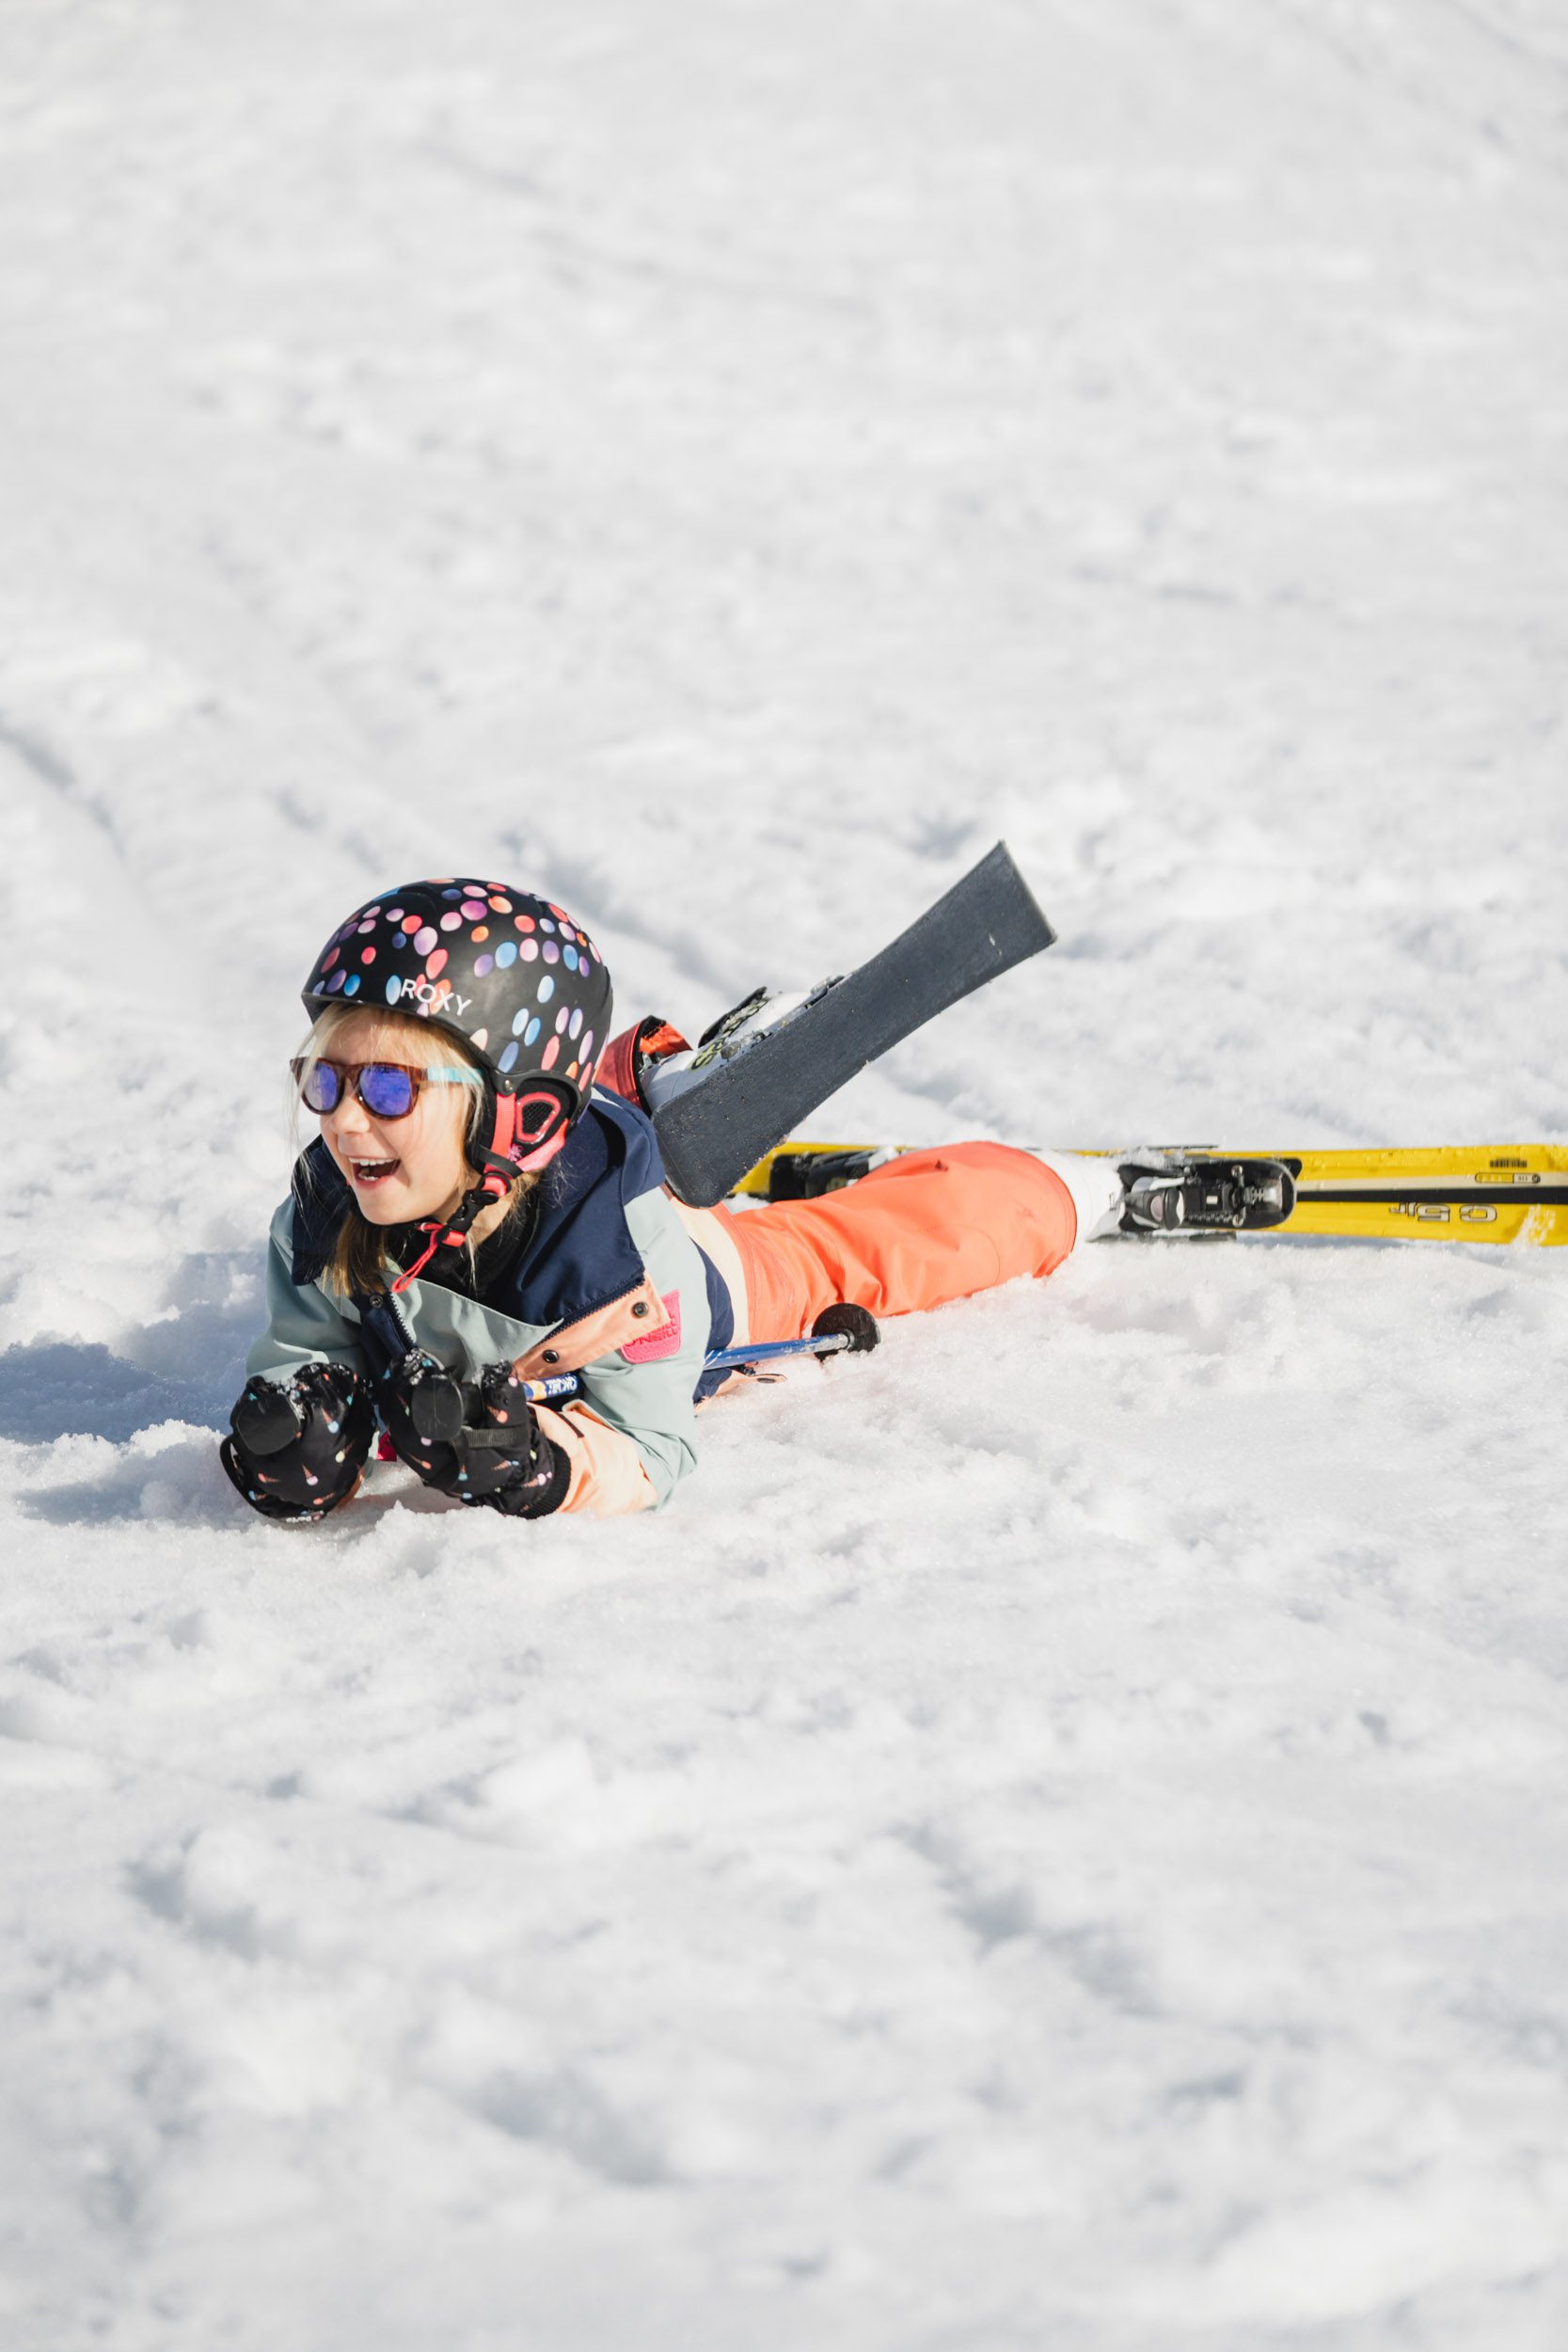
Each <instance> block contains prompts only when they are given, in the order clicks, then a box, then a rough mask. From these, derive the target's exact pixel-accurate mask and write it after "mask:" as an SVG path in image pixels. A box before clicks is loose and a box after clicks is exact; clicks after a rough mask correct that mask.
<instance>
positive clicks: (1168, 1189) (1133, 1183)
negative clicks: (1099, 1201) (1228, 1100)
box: [1121, 1158, 1296, 1240]
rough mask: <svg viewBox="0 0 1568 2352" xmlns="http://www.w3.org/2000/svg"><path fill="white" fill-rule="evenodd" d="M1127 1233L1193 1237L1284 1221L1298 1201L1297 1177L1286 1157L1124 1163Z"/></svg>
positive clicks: (1254, 1229)
mask: <svg viewBox="0 0 1568 2352" xmlns="http://www.w3.org/2000/svg"><path fill="white" fill-rule="evenodd" d="M1121 1180H1122V1183H1123V1184H1124V1185H1125V1186H1126V1191H1127V1198H1126V1201H1125V1203H1124V1205H1123V1208H1122V1216H1121V1231H1122V1232H1124V1233H1134V1234H1154V1233H1163V1234H1167V1235H1171V1236H1181V1235H1185V1234H1191V1235H1192V1236H1193V1238H1194V1239H1195V1240H1197V1239H1200V1238H1201V1237H1202V1236H1203V1235H1205V1234H1212V1233H1256V1232H1267V1230H1268V1228H1269V1227H1270V1226H1272V1225H1283V1224H1284V1223H1285V1221H1286V1219H1287V1218H1288V1217H1289V1216H1290V1215H1291V1211H1292V1209H1293V1208H1294V1207H1295V1205H1296V1180H1295V1178H1294V1176H1292V1174H1291V1170H1290V1169H1289V1168H1287V1167H1286V1165H1285V1163H1284V1161H1283V1160H1227V1159H1217V1158H1216V1159H1212V1160H1211V1159H1181V1160H1178V1159H1173V1160H1169V1161H1164V1162H1161V1161H1155V1162H1154V1163H1153V1164H1152V1165H1146V1164H1145V1163H1143V1162H1141V1161H1137V1160H1133V1161H1129V1162H1127V1163H1126V1164H1125V1165H1124V1166H1123V1168H1122V1169H1121Z"/></svg>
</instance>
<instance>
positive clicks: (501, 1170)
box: [392, 1087, 568, 1298]
mask: <svg viewBox="0 0 1568 2352" xmlns="http://www.w3.org/2000/svg"><path fill="white" fill-rule="evenodd" d="M484 1091H485V1097H486V1107H487V1109H488V1113H489V1127H490V1140H489V1142H488V1144H487V1145H486V1146H485V1147H484V1149H483V1151H482V1152H474V1151H473V1149H472V1145H471V1144H470V1145H469V1147H468V1151H469V1157H470V1158H471V1159H473V1160H475V1161H476V1162H477V1164H478V1168H479V1182H478V1184H475V1185H474V1186H473V1187H472V1189H471V1190H470V1191H468V1192H466V1193H465V1194H464V1195H463V1198H462V1200H460V1201H459V1202H458V1204H457V1206H456V1208H455V1209H453V1211H452V1213H451V1216H448V1217H438V1216H436V1217H421V1218H420V1232H421V1233H424V1234H427V1235H428V1237H429V1238H428V1239H427V1241H426V1243H425V1247H424V1248H423V1249H422V1250H421V1251H420V1255H419V1256H418V1257H417V1258H416V1259H415V1261H414V1263H413V1264H412V1265H411V1266H409V1267H408V1268H407V1270H406V1271H405V1272H404V1273H403V1274H400V1275H399V1277H398V1279H397V1280H396V1281H395V1282H394V1283H393V1284H392V1295H393V1297H394V1298H395V1297H397V1296H398V1295H400V1293H402V1292H404V1291H405V1290H406V1289H407V1288H408V1285H409V1283H410V1282H412V1281H413V1280H414V1279H415V1277H416V1276H417V1275H419V1274H420V1273H422V1272H423V1270H424V1268H425V1267H426V1266H427V1265H428V1264H429V1263H430V1261H431V1260H432V1258H434V1256H435V1255H436V1251H437V1249H461V1248H462V1247H463V1244H464V1242H465V1241H466V1240H467V1237H468V1229H469V1227H470V1226H471V1225H472V1223H473V1221H474V1219H475V1218H476V1217H477V1216H483V1212H484V1211H485V1210H486V1209H487V1208H489V1207H491V1206H492V1204H493V1203H494V1202H496V1201H497V1200H505V1199H506V1196H507V1194H508V1193H509V1192H510V1191H511V1189H512V1187H513V1185H514V1184H515V1183H516V1181H517V1179H518V1177H519V1176H531V1175H533V1174H535V1173H536V1172H537V1170H538V1169H540V1168H547V1167H548V1166H549V1163H550V1162H551V1160H553V1159H554V1157H555V1155H556V1153H557V1152H559V1151H560V1150H561V1148H562V1144H563V1143H564V1142H565V1140H566V1128H567V1123H568V1122H567V1121H566V1120H562V1121H561V1123H560V1125H559V1126H558V1127H557V1128H556V1129H555V1131H554V1133H553V1134H551V1135H549V1136H546V1139H545V1141H544V1142H543V1143H541V1144H538V1145H536V1146H535V1148H534V1149H533V1150H532V1151H529V1150H528V1149H527V1147H526V1145H524V1144H522V1143H520V1142H519V1141H518V1137H517V1114H518V1104H517V1100H516V1097H515V1095H511V1094H498V1093H497V1092H496V1090H495V1089H494V1088H493V1087H486V1088H485V1090H484ZM484 1124H485V1119H484V1113H483V1112H482V1113H481V1120H480V1133H481V1134H482V1135H483V1132H484Z"/></svg>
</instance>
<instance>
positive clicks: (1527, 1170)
mask: <svg viewBox="0 0 1568 2352" xmlns="http://www.w3.org/2000/svg"><path fill="white" fill-rule="evenodd" d="M912 1148H914V1147H912V1146H909V1145H894V1146H887V1145H873V1144H848V1143H798V1142H791V1143H781V1144H780V1145H779V1147H778V1149H777V1150H776V1151H773V1152H768V1155H767V1157H766V1158H765V1159H761V1160H759V1161H758V1162H757V1164H756V1166H755V1167H754V1168H752V1169H751V1170H750V1171H749V1173H748V1174H747V1175H745V1176H743V1177H742V1178H741V1180H740V1182H739V1184H736V1187H735V1191H736V1194H738V1195H743V1196H749V1197H751V1198H752V1199H753V1200H811V1199H815V1198H816V1196H817V1195H819V1194H821V1193H824V1192H832V1191H836V1190H837V1189H838V1188H839V1187H840V1186H841V1185H843V1184H853V1183H855V1181H856V1180H857V1178H859V1177H862V1176H864V1175H867V1174H869V1173H870V1171H871V1169H872V1168H875V1167H880V1166H881V1164H882V1163H883V1162H884V1161H885V1160H890V1159H895V1158H898V1157H899V1156H901V1154H902V1152H905V1151H908V1150H911V1149H912ZM1091 1156H1093V1157H1095V1158H1100V1159H1125V1158H1128V1157H1130V1156H1133V1155H1131V1154H1129V1153H1126V1152H1096V1153H1094V1154H1092V1155H1091ZM1138 1156H1141V1155H1138ZM1161 1156H1162V1157H1165V1158H1169V1159H1170V1160H1173V1161H1180V1162H1181V1163H1183V1164H1184V1165H1186V1166H1188V1167H1190V1168H1193V1169H1195V1170H1197V1171H1201V1170H1202V1169H1203V1168H1205V1167H1206V1166H1208V1165H1211V1164H1212V1165H1213V1166H1215V1168H1219V1167H1222V1166H1225V1165H1227V1164H1229V1163H1231V1162H1243V1161H1244V1162H1249V1163H1257V1162H1259V1161H1264V1162H1273V1163H1275V1166H1276V1167H1278V1168H1285V1169H1287V1170H1288V1171H1289V1173H1290V1175H1291V1179H1292V1180H1293V1201H1292V1205H1291V1208H1290V1210H1289V1212H1288V1214H1286V1215H1285V1216H1282V1217H1278V1218H1277V1219H1273V1220H1271V1221H1270V1222H1269V1223H1267V1224H1266V1225H1264V1226H1262V1227H1261V1228H1260V1229H1259V1230H1261V1231H1262V1232H1267V1233H1273V1234H1284V1235H1294V1234H1298V1233H1305V1234H1326V1235H1334V1236H1338V1237H1339V1238H1341V1239H1344V1238H1350V1239H1356V1240H1367V1241H1480V1242H1520V1243H1523V1244H1525V1245H1526V1246H1527V1247H1533V1248H1559V1247H1560V1246H1561V1245H1563V1244H1564V1243H1568V1144H1560V1143H1522V1144H1491V1145H1487V1144H1447V1145H1442V1146H1439V1147H1436V1148H1434V1149H1433V1150H1431V1151H1423V1150H1407V1151H1397V1152H1278V1151H1274V1152H1265V1151H1261V1150H1258V1149H1251V1148H1249V1149H1248V1150H1246V1151H1244V1152H1243V1151H1234V1152H1222V1151H1219V1150H1217V1149H1216V1148H1215V1147H1214V1146H1212V1145H1211V1144H1192V1145H1186V1144H1180V1145H1170V1146H1166V1147H1164V1150H1163V1152H1162V1154H1161ZM732 1197H733V1196H732Z"/></svg>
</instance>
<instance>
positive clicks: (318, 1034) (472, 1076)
mask: <svg viewBox="0 0 1568 2352" xmlns="http://www.w3.org/2000/svg"><path fill="white" fill-rule="evenodd" d="M356 1013H368V1014H369V1015H370V1017H371V1019H372V1020H373V1021H374V1022H376V1023H377V1024H378V1025H380V1026H381V1027H384V1028H388V1029H395V1030H396V1031H397V1033H398V1040H399V1051H398V1054H397V1056H396V1058H397V1059H398V1060H400V1061H406V1062H407V1063H408V1064H409V1066H410V1068H412V1069H415V1070H436V1069H443V1068H446V1069H450V1068H454V1067H460V1068H461V1069H462V1071H463V1073H464V1076H463V1089H462V1090H463V1092H464V1093H465V1094H466V1095H467V1098H468V1099H467V1112H466V1115H465V1117H464V1120H463V1128H462V1149H463V1158H464V1171H463V1172H464V1175H465V1177H466V1178H467V1184H466V1185H465V1190H468V1189H471V1188H472V1186H473V1185H475V1184H478V1183H479V1170H478V1169H477V1168H472V1167H470V1166H469V1165H468V1160H467V1145H468V1142H469V1140H470V1138H469V1136H468V1123H469V1120H470V1118H471V1116H472V1113H473V1112H474V1111H475V1110H477V1109H478V1107H479V1104H480V1101H481V1099H482V1097H483V1090H484V1073H483V1071H482V1070H481V1068H480V1067H479V1065H478V1063H477V1062H476V1060H475V1058H474V1055H473V1052H472V1049H471V1048H470V1047H469V1045H468V1044H467V1041H466V1040H465V1039H463V1038H461V1037H458V1036H456V1035H454V1033H453V1032H452V1031H451V1029H446V1028H442V1027H440V1026H438V1025H437V1024H436V1022H434V1021H420V1020H416V1019H415V1018H414V1017H413V1015H411V1014H409V1013H404V1012H393V1011H390V1010H387V1011H383V1010H382V1009H381V1008H380V1007H379V1006H373V1005H331V1006H329V1007H328V1008H327V1009H326V1010H325V1011H324V1012H322V1013H319V1014H318V1015H317V1017H316V1020H315V1022H314V1024H313V1025H312V1027H311V1030H310V1034H309V1037H308V1038H307V1039H306V1040H305V1041H304V1043H303V1044H302V1045H301V1046H300V1049H299V1053H300V1058H301V1059H302V1060H304V1061H305V1062H307V1063H311V1062H318V1061H326V1060H329V1059H330V1058H331V1057H332V1047H333V1043H334V1041H335V1040H336V1039H337V1037H338V1036H339V1034H340V1032H341V1030H342V1029H344V1028H345V1027H346V1026H347V1025H348V1024H349V1022H350V1021H351V1020H353V1018H354V1017H355V1015H356ZM388 1058H392V1057H388ZM303 1107H304V1106H303V1104H302V1103H301V1100H300V1096H299V1092H298V1089H293V1095H292V1104H291V1134H292V1139H293V1146H294V1152H295V1157H296V1160H297V1161H298V1165H299V1167H300V1168H301V1169H302V1171H303V1174H304V1181H305V1183H306V1184H308V1185H309V1184H313V1183H315V1182H316V1181H317V1179H316V1170H315V1166H314V1164H313V1163H312V1161H311V1160H310V1159H309V1156H308V1155H307V1156H304V1157H301V1156H300V1153H299V1114H300V1111H301V1109H302V1108H303ZM538 1182H539V1178H538V1176H537V1175H531V1176H525V1175H522V1174H518V1175H517V1176H515V1178H514V1179H513V1181H512V1184H510V1185H509V1187H508V1189H507V1191H506V1193H505V1195H504V1199H505V1201H506V1214H505V1216H503V1217H502V1219H501V1221H500V1226H499V1227H498V1228H497V1231H500V1230H502V1229H503V1228H504V1227H506V1226H508V1225H510V1224H511V1223H512V1222H513V1220H514V1219H515V1218H516V1217H519V1216H521V1215H522V1213H523V1209H524V1206H525V1204H526V1202H527V1200H528V1198H529V1196H530V1194H531V1192H532V1191H533V1189H534V1187H535V1186H536V1185H537V1184H538ZM463 1247H464V1248H465V1249H466V1250H467V1257H468V1271H469V1273H470V1275H471V1274H472V1273H473V1271H474V1268H475V1265H476V1263H477V1253H476V1251H475V1248H474V1244H473V1241H472V1239H471V1238H470V1237H469V1236H468V1235H467V1234H466V1235H465V1236H464V1241H463ZM397 1271H399V1269H398V1267H397V1264H396V1261H395V1260H393V1259H391V1258H390V1257H389V1256H388V1249H387V1228H386V1227H385V1226H384V1225H372V1222H371V1220H370V1218H369V1217H368V1216H361V1215H360V1212H359V1204H358V1202H357V1201H356V1200H355V1199H354V1198H353V1196H352V1195H351V1196H350V1199H349V1202H348V1206H347V1209H346V1211H345V1213H344V1216H343V1221H342V1223H341V1225H340V1227H339V1228H338V1235H337V1240H336V1242H335V1243H334V1246H333V1250H332V1256H331V1258H330V1260H329V1262H328V1263H327V1265H326V1267H325V1275H326V1280H327V1285H328V1287H329V1289H331V1290H333V1291H335V1292H336V1293H337V1294H338V1295H339V1296H340V1297H343V1298H349V1297H353V1296H355V1295H359V1294H364V1293H368V1292H372V1291H376V1290H382V1289H385V1288H386V1286H387V1281H388V1274H395V1273H396V1272H397Z"/></svg>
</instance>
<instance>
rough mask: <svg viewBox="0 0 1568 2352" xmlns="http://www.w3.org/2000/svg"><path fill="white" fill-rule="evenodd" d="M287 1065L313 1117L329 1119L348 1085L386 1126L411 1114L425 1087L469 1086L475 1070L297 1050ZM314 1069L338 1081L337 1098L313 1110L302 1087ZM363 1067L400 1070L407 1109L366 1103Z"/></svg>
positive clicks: (365, 1109)
mask: <svg viewBox="0 0 1568 2352" xmlns="http://www.w3.org/2000/svg"><path fill="white" fill-rule="evenodd" d="M289 1068H290V1070H291V1071H292V1072H293V1079H294V1084H295V1085H296V1086H297V1087H298V1089H299V1097H300V1101H301V1102H302V1103H303V1104H305V1107H306V1109H307V1110H308V1111H309V1112H310V1113H311V1115H312V1116H313V1117H314V1118H316V1119H330V1118H331V1117H332V1114H333V1112H334V1111H339V1110H341V1108H342V1106H343V1104H344V1103H345V1101H346V1100H347V1098H348V1094H349V1089H351V1088H352V1089H353V1091H354V1096H355V1099H356V1102H357V1103H358V1104H359V1107H360V1109H361V1110H363V1111H365V1112H367V1113H368V1114H369V1116H370V1117H371V1118H372V1119H373V1120H375V1121H376V1122H377V1124H378V1125H380V1126H387V1127H390V1126H395V1125H396V1124H397V1122H398V1120H400V1119H408V1118H410V1117H411V1116H412V1115H413V1111H414V1107H415V1104H417V1103H418V1102H419V1099H420V1092H421V1090H422V1089H424V1088H425V1087H427V1086H467V1087H472V1086H473V1085H474V1081H475V1077H476V1074H477V1073H475V1072H473V1071H471V1070H467V1069H458V1068H453V1067H451V1066H450V1065H446V1064H443V1065H441V1066H439V1067H437V1068H436V1069H434V1070H426V1069H422V1068H420V1065H419V1064H418V1063H415V1062H406V1061H388V1059H387V1058H386V1057H385V1056H380V1057H377V1058H376V1059H375V1060H374V1061H336V1060H334V1058H333V1057H332V1056H331V1055H330V1054H299V1055H296V1056H295V1057H294V1058H293V1060H292V1061H291V1062H290V1064H289ZM317 1070H330V1071H331V1072H332V1073H333V1075H334V1076H335V1077H336V1079H337V1081H338V1100H337V1101H336V1102H335V1103H333V1104H330V1105H329V1106H328V1107H327V1108H326V1109H325V1110H317V1108H316V1106H315V1104H313V1103H312V1102H311V1101H310V1100H309V1096H308V1095H307V1094H306V1091H305V1089H306V1087H307V1085H308V1084H309V1079H310V1076H311V1073H312V1072H314V1071H317ZM367 1070H400V1071H401V1072H402V1073H403V1074H404V1077H405V1078H406V1079H407V1080H408V1081H409V1086H410V1089H411V1091H410V1098H409V1104H408V1108H407V1110H405V1111H378V1110H377V1109H376V1108H375V1105H374V1104H372V1103H368V1102H367V1101H366V1100H365V1088H364V1076H365V1073H366V1071H367Z"/></svg>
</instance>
